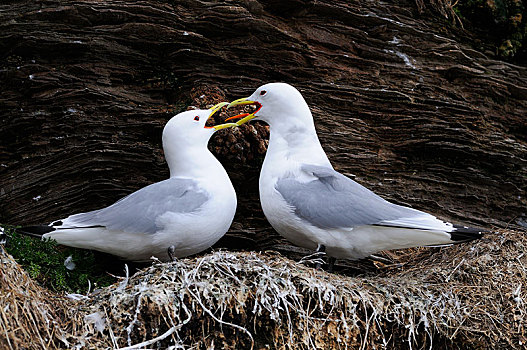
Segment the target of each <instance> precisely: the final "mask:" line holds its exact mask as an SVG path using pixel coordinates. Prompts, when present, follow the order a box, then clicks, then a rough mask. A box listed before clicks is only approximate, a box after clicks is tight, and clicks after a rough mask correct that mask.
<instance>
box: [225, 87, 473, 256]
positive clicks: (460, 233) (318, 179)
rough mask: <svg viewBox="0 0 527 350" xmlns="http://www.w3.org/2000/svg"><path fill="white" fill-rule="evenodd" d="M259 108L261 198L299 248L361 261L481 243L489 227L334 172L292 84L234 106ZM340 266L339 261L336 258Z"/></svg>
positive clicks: (260, 92) (246, 117)
mask: <svg viewBox="0 0 527 350" xmlns="http://www.w3.org/2000/svg"><path fill="white" fill-rule="evenodd" d="M247 104H251V105H256V110H255V111H254V112H252V113H250V114H241V115H238V116H235V117H231V118H229V119H234V118H237V117H238V118H240V117H243V119H241V120H240V121H238V122H237V123H231V124H224V125H225V126H229V125H241V124H243V123H246V122H248V121H249V120H251V119H258V120H262V121H264V122H266V123H267V124H269V127H270V139H269V147H268V149H267V154H266V156H265V160H264V162H263V166H262V170H261V173H260V201H261V204H262V209H263V211H264V214H265V216H266V218H267V220H268V221H269V222H270V223H271V225H272V226H273V228H274V229H275V230H276V231H277V232H278V233H280V234H281V235H282V236H284V237H285V238H286V239H288V240H289V241H291V242H293V243H294V244H296V245H298V246H301V247H305V248H308V249H317V250H325V252H326V254H327V255H328V256H330V257H333V258H348V259H360V258H364V257H367V256H369V255H371V254H373V253H375V252H378V251H381V250H390V249H400V248H409V247H415V246H429V245H445V244H452V243H459V242H464V241H469V240H472V239H476V238H480V237H481V235H482V230H479V229H475V228H470V227H465V226H459V225H453V224H451V223H449V222H445V221H443V220H440V219H438V218H436V217H435V216H433V215H430V214H427V213H425V212H422V211H419V210H415V209H412V208H408V207H404V206H400V205H396V204H393V203H390V202H388V201H386V200H384V199H383V198H381V197H379V196H378V195H376V194H375V193H373V192H372V191H370V190H368V189H367V188H365V187H364V186H362V185H360V184H358V183H357V182H355V181H353V180H351V179H350V178H348V177H346V176H344V175H342V174H340V173H338V172H337V171H335V170H334V169H333V167H332V165H331V163H330V161H329V159H328V157H327V156H326V154H325V152H324V150H323V149H322V146H321V145H320V142H319V140H318V137H317V133H316V130H315V125H314V122H313V117H312V116H311V112H310V110H309V107H308V105H307V103H306V102H305V100H304V98H303V97H302V95H301V94H300V92H299V91H298V90H297V89H295V88H294V87H292V86H291V85H288V84H285V83H271V84H266V85H263V86H261V87H260V88H258V89H257V90H256V91H255V92H254V93H253V94H252V95H251V96H249V97H248V98H242V99H239V100H236V101H233V102H231V103H230V104H229V106H228V108H229V107H233V106H237V105H247ZM332 262H334V260H333V261H332Z"/></svg>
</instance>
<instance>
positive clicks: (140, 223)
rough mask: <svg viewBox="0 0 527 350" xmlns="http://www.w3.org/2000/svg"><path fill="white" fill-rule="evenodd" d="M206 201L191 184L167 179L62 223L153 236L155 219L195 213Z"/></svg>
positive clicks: (195, 185)
mask: <svg viewBox="0 0 527 350" xmlns="http://www.w3.org/2000/svg"><path fill="white" fill-rule="evenodd" d="M208 199H209V196H208V194H207V193H205V192H203V191H200V190H199V189H198V187H197V183H196V182H195V181H193V180H190V179H178V178H171V179H168V180H164V181H161V182H157V183H154V184H152V185H149V186H146V187H143V188H142V189H140V190H138V191H136V192H134V193H132V194H130V195H128V196H126V197H124V198H122V199H121V200H119V201H117V202H116V203H114V204H112V205H110V206H109V207H106V208H103V209H99V210H94V211H90V212H87V213H80V214H76V215H72V216H70V217H68V218H67V219H66V221H67V223H68V224H69V225H72V226H75V227H89V226H104V227H106V228H107V229H109V230H120V231H126V232H144V233H154V232H156V231H157V230H158V229H159V227H157V226H156V219H157V217H158V216H160V215H162V214H164V213H166V212H174V213H190V212H193V211H196V210H198V209H199V208H200V207H201V206H202V205H203V204H204V203H205V202H206V201H207V200H208Z"/></svg>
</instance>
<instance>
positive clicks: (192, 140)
mask: <svg viewBox="0 0 527 350" xmlns="http://www.w3.org/2000/svg"><path fill="white" fill-rule="evenodd" d="M226 105H228V103H227V102H221V103H218V104H217V105H215V106H213V107H211V108H210V109H196V110H190V111H185V112H181V113H179V114H177V115H176V116H174V117H172V119H170V120H169V121H168V123H167V124H166V125H165V128H164V129H163V144H164V145H165V144H167V143H168V142H170V143H173V144H178V145H179V146H184V145H190V146H196V145H200V146H201V145H205V146H206V145H207V143H208V141H209V139H210V137H211V136H212V134H214V133H215V132H216V131H217V130H220V129H223V128H226V127H229V124H222V125H214V126H207V125H206V123H207V120H209V119H210V118H211V117H212V116H213V115H214V114H216V112H217V111H219V110H220V109H221V108H222V107H224V106H226Z"/></svg>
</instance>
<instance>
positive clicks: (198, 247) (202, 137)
mask: <svg viewBox="0 0 527 350" xmlns="http://www.w3.org/2000/svg"><path fill="white" fill-rule="evenodd" d="M225 105H227V103H225V102H223V103H220V104H218V105H216V106H214V107H212V109H211V110H191V111H186V112H182V113H179V114H178V115H176V116H175V117H173V118H172V119H170V120H169V121H168V123H167V124H166V126H165V128H164V130H163V149H164V151H165V158H166V161H167V163H168V167H169V168H170V178H169V179H167V180H164V181H161V182H157V183H154V184H152V185H149V186H146V187H144V188H142V189H140V190H138V191H136V192H134V193H132V194H130V195H128V196H127V197H124V198H122V199H121V200H119V201H118V202H116V203H114V204H112V205H110V206H109V207H106V208H103V209H99V210H95V211H91V212H87V213H81V214H75V215H71V216H69V217H67V218H65V219H63V220H59V221H55V222H54V223H52V224H50V225H49V226H29V227H24V228H21V229H19V231H20V232H21V233H25V234H29V235H37V236H42V238H43V239H47V238H52V239H54V240H56V241H57V242H58V243H59V244H63V245H67V246H72V247H77V248H85V249H94V250H98V251H102V252H106V253H110V254H113V255H117V256H119V257H122V258H125V259H128V260H135V261H145V260H149V259H150V258H151V257H156V258H158V259H160V260H169V259H170V258H172V259H173V258H174V257H183V256H187V255H191V254H194V253H198V252H200V251H202V250H205V249H207V248H209V247H210V246H212V245H213V244H214V243H216V242H217V241H218V240H219V239H220V238H221V237H222V236H223V235H224V234H225V232H227V230H228V229H229V227H230V225H231V223H232V219H233V217H234V214H235V211H236V193H235V191H234V188H233V187H232V183H231V181H230V179H229V177H228V175H227V172H226V171H225V169H224V168H223V166H222V165H221V164H220V162H219V161H218V160H217V159H216V158H215V157H214V156H213V155H212V153H210V151H209V150H208V149H207V143H208V141H209V139H210V137H211V136H212V134H214V132H215V131H216V130H219V129H222V128H223V126H213V127H208V126H205V123H206V122H207V119H209V118H210V117H211V116H212V115H213V114H214V113H215V112H216V111H218V110H219V109H220V108H221V107H223V106H225Z"/></svg>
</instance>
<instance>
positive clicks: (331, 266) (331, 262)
mask: <svg viewBox="0 0 527 350" xmlns="http://www.w3.org/2000/svg"><path fill="white" fill-rule="evenodd" d="M336 261H337V258H334V257H332V256H330V257H329V258H328V272H333V269H334V268H335V262H336Z"/></svg>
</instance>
